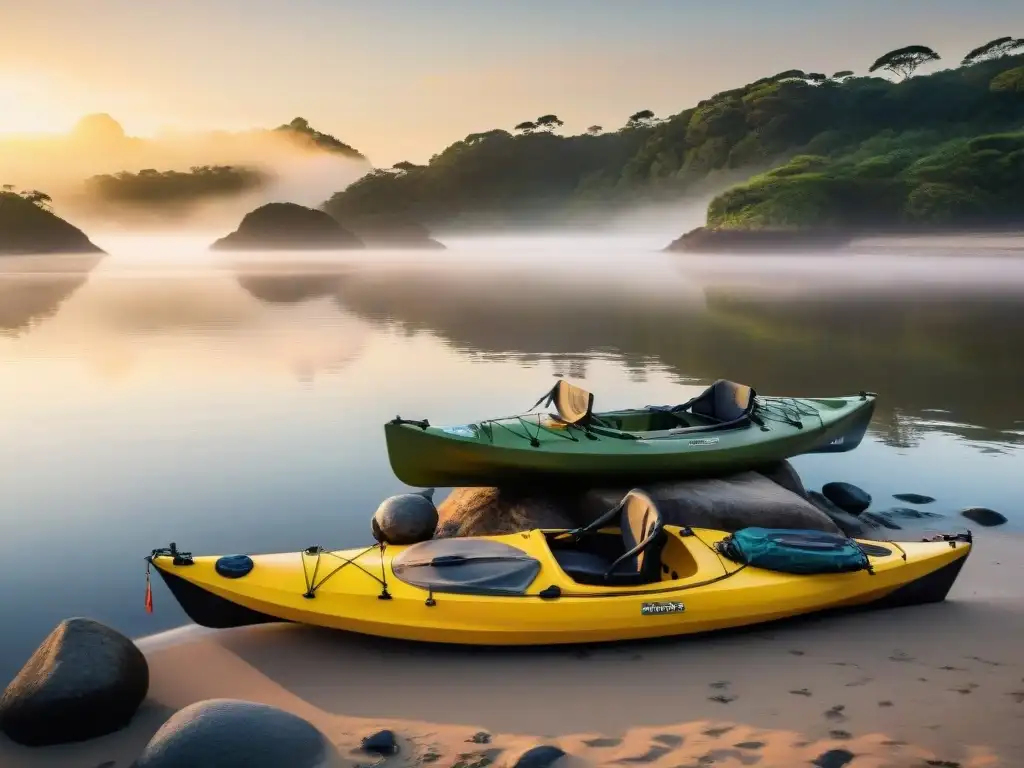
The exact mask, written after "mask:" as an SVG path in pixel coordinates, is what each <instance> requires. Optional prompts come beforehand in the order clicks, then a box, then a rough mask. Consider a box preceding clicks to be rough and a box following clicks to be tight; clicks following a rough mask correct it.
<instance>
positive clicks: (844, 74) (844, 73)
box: [832, 69, 853, 80]
mask: <svg viewBox="0 0 1024 768" xmlns="http://www.w3.org/2000/svg"><path fill="white" fill-rule="evenodd" d="M848 77H853V70H852V69H843V70H840V71H839V72H836V73H835V74H834V75H832V79H833V80H845V79H846V78H848Z"/></svg>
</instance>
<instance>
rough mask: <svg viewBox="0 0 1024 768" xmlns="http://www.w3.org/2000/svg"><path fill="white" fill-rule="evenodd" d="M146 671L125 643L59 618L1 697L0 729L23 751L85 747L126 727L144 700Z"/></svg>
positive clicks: (95, 625) (86, 622) (112, 633)
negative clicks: (74, 745)
mask: <svg viewBox="0 0 1024 768" xmlns="http://www.w3.org/2000/svg"><path fill="white" fill-rule="evenodd" d="M148 690H149V666H148V665H147V663H146V657H145V656H143V655H142V652H141V651H140V650H139V649H138V648H137V647H136V646H135V644H134V643H133V642H132V641H131V640H129V639H128V638H127V637H125V636H124V635H122V634H121V633H119V632H117V631H116V630H114V629H111V628H110V627H108V626H105V625H103V624H100V623H99V622H97V621H93V620H92V619H83V618H73V619H66V620H65V621H62V622H61V623H60V624H59V625H57V627H56V629H54V630H53V632H51V633H50V634H49V636H48V637H47V638H46V640H44V641H43V644H42V645H40V646H39V648H38V649H36V652H35V653H33V654H32V657H31V658H30V659H29V660H28V663H27V664H26V665H25V666H24V667H23V668H22V670H21V671H20V672H19V673H18V675H17V677H15V678H14V680H13V681H12V682H11V684H10V685H8V686H7V690H6V691H4V695H3V698H2V699H0V729H2V730H3V732H4V733H6V734H7V735H8V736H9V737H10V738H11V739H12V740H14V741H16V742H18V743H19V744H25V745H27V746H48V745H52V744H65V743H70V742H77V741H85V740H86V739H92V738H96V737H98V736H104V735H106V734H108V733H113V732H114V731H117V730H120V729H121V728H123V727H124V726H126V725H127V724H128V723H129V721H130V720H131V719H132V716H133V715H134V714H135V711H136V710H137V709H138V708H139V705H140V704H141V703H142V701H143V700H144V699H145V698H146V693H147V692H148Z"/></svg>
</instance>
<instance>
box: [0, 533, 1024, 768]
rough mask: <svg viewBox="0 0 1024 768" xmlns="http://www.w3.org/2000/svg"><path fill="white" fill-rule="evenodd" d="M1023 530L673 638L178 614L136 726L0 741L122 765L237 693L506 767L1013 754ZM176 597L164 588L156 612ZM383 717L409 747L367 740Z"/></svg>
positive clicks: (343, 733) (1021, 745) (1023, 728)
mask: <svg viewBox="0 0 1024 768" xmlns="http://www.w3.org/2000/svg"><path fill="white" fill-rule="evenodd" d="M1022 546H1024V537H1020V536H1007V535H993V534H983V535H981V536H979V537H978V539H977V545H976V547H975V551H974V552H973V553H972V555H971V558H970V559H969V561H968V563H967V565H966V566H965V568H964V571H963V573H962V575H961V577H960V580H959V581H958V583H957V584H956V585H955V586H954V589H953V592H952V593H951V595H950V597H949V599H948V600H947V601H946V602H945V603H940V604H936V605H928V606H920V607H912V608H902V609H895V610H889V611H878V612H874V613H869V614H862V615H849V616H840V617H823V618H816V619H806V620H800V621H793V622H786V623H782V624H776V625H772V626H770V627H764V628H760V629H755V630H752V631H746V632H739V633H728V634H719V635H716V636H705V637H694V638H689V639H681V640H678V639H677V640H670V641H656V642H644V643H630V644H623V645H614V646H603V647H602V646H590V647H586V648H581V647H571V648H569V647H567V648H547V649H514V650H509V649H476V648H458V647H436V646H422V645H414V644H409V643H402V642H391V641H382V640H378V639H374V638H365V637H355V636H348V635H343V634H341V633H336V632H329V631H322V630H315V629H310V628H304V627H296V626H266V627H259V628H247V629H242V630H227V631H222V632H209V631H202V630H198V629H196V628H183V629H181V630H176V631H174V632H170V633H166V634H164V635H159V636H154V637H150V638H145V639H143V640H140V641H139V645H140V647H142V648H143V650H144V651H145V653H146V655H147V658H148V660H149V664H150V670H151V685H150V695H149V699H148V701H147V702H146V704H144V705H143V708H142V709H141V710H140V712H139V713H138V715H137V716H136V718H135V720H134V721H133V723H132V725H131V726H130V727H129V728H128V729H126V730H124V731H122V732H120V733H118V734H114V735H112V736H108V737H105V738H102V739H98V740H95V741H92V742H87V743H82V744H78V745H70V746H62V747H49V748H42V749H29V748H24V747H19V746H17V745H15V744H12V743H11V742H9V741H7V740H0V765H2V766H4V768H21V767H22V766H24V768H49V767H50V766H54V767H56V766H61V768H97V766H100V765H102V766H105V768H115V767H116V768H126V767H127V766H129V765H130V764H131V762H132V760H133V759H134V758H135V757H136V756H137V755H138V753H139V752H140V751H141V750H142V748H143V746H144V745H145V744H146V742H147V741H148V740H149V738H150V736H151V735H152V734H153V733H154V732H155V731H156V729H157V728H158V727H159V726H160V725H161V724H162V723H163V722H164V721H165V720H166V719H167V718H168V717H169V716H170V715H171V714H172V713H173V712H174V711H175V710H177V709H179V708H181V707H183V706H186V705H188V704H190V703H192V702H195V701H199V700H202V699H207V698H214V697H228V698H240V699H247V700H252V701H258V702H264V703H267V704H272V705H275V706H277V707H281V708H283V709H286V710H289V711H291V712H293V713H295V714H297V715H299V716H301V717H304V718H306V719H308V720H309V721H310V722H312V723H313V724H314V725H316V726H317V727H318V728H320V729H321V730H322V731H323V732H324V733H325V734H326V735H327V736H328V738H329V739H330V740H331V741H332V742H333V743H334V744H335V745H336V746H337V748H338V751H339V756H340V762H339V764H340V765H352V766H354V765H359V764H362V765H370V764H375V763H377V762H378V761H383V762H386V763H387V764H388V765H394V766H405V765H420V764H424V763H435V764H437V765H439V766H453V765H461V766H470V765H474V766H484V765H488V764H494V765H504V764H509V765H510V764H511V763H512V762H514V760H515V758H516V756H517V755H518V754H519V753H521V752H522V750H524V749H526V748H528V747H530V746H533V745H536V744H541V743H544V744H554V745H557V746H559V747H561V748H562V749H563V750H565V752H566V753H567V754H568V755H569V758H568V759H567V760H566V761H564V762H566V763H567V764H569V765H572V764H576V765H614V764H620V765H621V764H631V763H632V764H645V765H651V766H659V767H660V766H665V767H666V768H667V767H668V766H706V765H714V766H741V765H742V766H752V765H757V766H780V767H783V766H800V765H815V764H818V765H822V766H842V765H852V766H854V768H869V767H877V768H882V767H883V766H892V767H893V768H896V767H897V766H946V767H949V766H960V767H961V768H983V767H984V768H988V767H989V766H1006V767H1007V768H1018V767H1019V766H1021V765H1024V645H1022V643H1021V641H1020V638H1021V637H1024V588H1022V584H1024V565H1022V561H1021V558H1020V552H1021V548H1022ZM170 599H171V597H170V595H169V594H168V593H167V592H166V591H165V590H163V589H161V590H159V591H158V592H157V594H156V600H157V607H156V610H158V611H159V610H160V603H161V602H164V601H168V600H170ZM381 728H390V729H392V730H394V731H395V733H396V734H397V735H398V737H399V744H400V752H399V753H398V754H397V755H395V756H393V757H390V758H387V759H386V760H384V759H383V758H378V757H376V756H372V755H366V754H362V753H360V752H358V751H356V748H357V747H358V745H359V742H360V740H361V738H362V737H364V736H366V735H368V734H370V733H372V732H374V731H376V730H379V729H381ZM481 733H483V734H485V735H478V734H481ZM830 750H832V752H831V755H830V757H829V758H828V760H831V761H832V762H828V761H826V760H822V759H820V758H821V756H822V755H823V754H825V753H829V751H830ZM843 750H845V752H844V751H843ZM850 755H852V759H851V758H850ZM816 760H817V761H818V762H817V763H816V762H815V761H816ZM844 761H845V762H844Z"/></svg>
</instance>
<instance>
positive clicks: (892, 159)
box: [324, 38, 1024, 227]
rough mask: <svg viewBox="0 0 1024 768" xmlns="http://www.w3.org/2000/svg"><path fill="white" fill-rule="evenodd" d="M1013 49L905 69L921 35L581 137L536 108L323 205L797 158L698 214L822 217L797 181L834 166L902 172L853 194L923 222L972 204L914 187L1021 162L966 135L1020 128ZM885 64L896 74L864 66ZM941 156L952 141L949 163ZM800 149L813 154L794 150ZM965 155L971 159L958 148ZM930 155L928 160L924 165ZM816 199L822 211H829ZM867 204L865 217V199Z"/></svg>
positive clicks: (526, 205)
mask: <svg viewBox="0 0 1024 768" xmlns="http://www.w3.org/2000/svg"><path fill="white" fill-rule="evenodd" d="M1022 50H1024V39H1014V38H1000V39H998V40H994V41H991V42H990V43H986V44H985V45H983V46H979V48H977V49H975V50H974V51H971V52H970V53H969V54H968V55H967V56H965V57H964V59H963V61H962V62H961V63H960V65H959V66H955V67H953V68H950V69H945V70H942V71H938V72H935V73H933V74H927V75H920V76H915V75H914V73H915V70H916V69H917V68H918V67H919V66H921V65H923V64H927V63H929V62H934V61H938V60H940V57H939V53H937V52H935V51H932V50H931V49H930V48H927V47H925V46H908V47H907V48H904V49H899V50H896V51H891V52H889V53H887V54H885V55H883V56H881V57H879V59H878V60H877V61H876V62H874V63H873V64H872V65H871V66H870V67H869V71H868V73H867V74H866V75H865V76H856V75H855V74H854V72H852V71H844V72H837V73H835V74H833V75H825V74H823V73H815V72H804V71H801V70H789V71H786V72H780V73H778V74H775V75H772V76H769V77H765V78H761V79H760V80H757V81H755V82H753V83H749V84H747V85H744V86H742V87H739V88H735V89H732V90H728V91H724V92H722V93H718V94H715V95H714V96H712V97H711V98H709V99H706V100H704V101H701V102H699V103H698V104H697V105H695V106H693V107H690V108H688V109H685V110H683V111H681V112H679V113H677V114H675V115H673V116H671V117H670V118H668V119H666V120H658V119H656V118H655V117H654V115H653V114H652V113H651V112H650V111H649V110H644V111H642V112H638V113H636V114H634V115H632V116H630V118H629V119H628V120H627V121H626V123H625V125H623V126H622V127H620V128H617V129H614V130H612V131H604V129H602V128H601V127H600V126H592V127H591V129H589V130H588V131H587V132H586V133H585V134H583V135H577V136H560V135H557V133H556V131H557V129H558V127H560V125H561V121H560V120H559V119H558V118H557V116H555V115H545V116H542V117H541V118H538V119H537V120H532V121H525V122H523V123H520V124H519V125H517V126H515V128H514V129H513V131H514V132H515V133H516V134H517V135H513V132H510V131H506V130H501V129H495V130H490V131H485V132H481V133H475V134H471V135H470V136H467V137H466V138H465V139H463V140H462V141H460V142H456V143H455V144H453V145H451V146H450V147H448V148H447V149H445V150H444V151H442V152H441V153H439V154H437V155H435V156H434V157H432V158H431V160H430V162H429V163H427V164H426V165H414V164H412V163H398V164H396V165H395V166H394V167H393V168H391V169H377V170H375V171H373V172H371V173H369V174H368V175H366V176H364V177H363V178H361V179H360V180H359V181H357V182H356V183H354V184H352V185H351V186H349V187H348V188H347V189H345V190H344V191H342V192H339V193H338V194H335V195H334V196H333V197H332V198H331V199H330V200H328V201H327V202H326V203H325V204H324V208H325V209H326V210H328V211H329V212H331V213H332V214H333V215H336V216H338V217H340V218H344V217H345V216H352V215H358V214H371V213H376V214H381V213H400V214H404V215H407V216H409V217H411V218H413V219H416V220H418V221H421V222H423V223H425V224H427V225H429V226H433V227H438V226H447V227H454V226H458V225H460V224H463V223H467V222H473V221H477V222H488V223H495V224H498V223H502V222H509V221H514V220H515V219H517V218H518V219H522V218H527V219H532V220H537V219H538V218H543V217H547V218H559V217H563V218H564V217H565V216H567V215H569V214H570V213H572V212H574V211H578V210H581V209H582V210H587V209H589V210H594V209H599V208H601V207H615V206H620V205H622V204H624V203H627V202H632V203H635V202H643V201H654V200H672V199H676V198H680V197H682V196H685V195H687V194H692V193H693V192H694V191H695V190H697V189H699V188H700V187H701V185H703V186H704V187H705V188H706V187H707V185H709V184H714V183H718V184H720V187H719V188H722V187H723V186H728V185H727V184H725V183H724V181H725V180H726V179H729V178H731V179H732V180H733V183H735V181H736V180H737V179H742V178H746V177H747V176H749V175H750V173H754V172H763V171H767V170H769V169H771V168H773V167H777V166H780V165H783V164H785V163H787V162H789V161H790V160H791V159H792V161H793V162H794V163H796V165H791V166H788V167H787V168H779V169H778V170H777V171H776V172H775V173H774V175H773V174H768V175H766V176H762V177H759V178H758V179H754V180H751V182H750V184H749V185H745V186H743V187H741V188H739V189H737V190H735V191H733V192H731V193H729V194H728V195H726V196H723V197H720V198H719V199H718V201H717V202H716V205H715V206H713V211H712V215H711V219H710V222H709V223H720V224H727V225H729V226H734V225H738V224H739V223H740V222H742V221H745V222H746V223H747V224H749V225H751V226H762V225H763V224H765V223H774V222H777V221H779V220H785V221H788V220H789V219H791V218H793V217H792V216H791V215H790V213H785V212H780V213H769V212H768V209H771V210H773V211H774V210H776V209H778V210H779V211H782V209H783V208H786V209H787V210H788V209H789V208H790V207H791V205H790V204H789V203H786V204H785V205H783V204H782V203H779V202H778V201H776V202H769V200H770V199H771V196H772V194H774V192H773V191H772V190H780V189H785V190H786V194H787V195H792V196H799V195H802V194H804V193H806V195H807V196H808V202H807V203H806V205H805V206H804V208H803V209H802V213H801V214H800V215H799V216H798V217H797V218H798V219H799V220H800V222H802V223H806V222H808V221H814V220H816V216H817V215H818V214H817V213H815V209H814V207H813V206H814V203H813V202H810V200H811V199H812V198H814V196H815V195H816V194H817V192H818V188H815V189H814V190H813V191H812V190H811V189H810V187H809V186H807V185H812V184H820V183H822V182H820V180H815V179H813V178H808V177H806V175H804V174H805V172H806V173H810V172H811V170H810V169H811V166H813V168H814V173H818V172H824V171H822V169H824V168H826V167H827V168H833V165H834V164H838V165H835V168H834V169H833V170H830V171H828V172H827V174H826V175H835V174H838V175H839V176H842V177H843V178H846V177H847V176H848V175H850V174H852V175H853V176H855V177H857V178H866V177H870V176H871V175H872V174H874V175H875V178H886V177H889V176H894V175H901V174H902V176H901V178H902V179H903V181H902V182H901V184H897V185H895V186H894V187H893V188H891V189H888V188H887V189H886V194H885V195H884V196H883V197H881V198H879V199H877V200H874V201H869V200H867V199H866V198H865V197H862V196H860V195H859V193H857V192H853V193H850V194H853V195H854V196H855V197H856V198H857V200H859V201H861V203H863V204H864V205H870V206H873V207H874V209H875V210H882V209H884V210H885V211H886V212H889V211H890V208H892V209H899V210H905V211H913V212H914V213H913V215H914V216H916V217H917V219H918V220H921V221H926V220H932V219H934V218H935V215H937V214H936V211H937V210H938V209H939V208H941V207H942V206H953V207H958V206H960V207H966V208H970V206H971V205H972V204H971V203H969V202H966V201H963V200H961V201H960V202H956V201H955V200H954V198H958V196H959V195H961V193H960V191H956V190H951V189H950V188H948V187H926V188H924V189H920V187H921V184H922V183H925V182H927V183H928V184H938V185H952V186H953V187H957V189H961V187H960V184H961V182H960V180H958V179H954V178H953V176H951V175H949V174H954V175H955V174H957V173H960V172H962V171H964V168H965V166H964V163H967V164H968V165H970V167H971V168H973V169H974V170H973V171H971V172H972V173H974V172H977V173H982V174H984V173H987V172H988V171H991V170H992V168H990V167H989V166H988V165H986V163H989V164H991V163H995V164H996V166H998V167H999V168H1002V169H1004V171H1005V173H1004V175H1006V174H1011V175H1012V171H1011V170H1010V169H1011V168H1012V167H1016V166H1014V165H1013V164H1014V163H1016V162H1018V159H1017V155H1015V154H1014V151H1015V150H1012V151H1008V150H1007V148H1008V147H1009V146H1010V145H1009V144H1008V143H1007V142H1010V143H1012V141H1014V140H1012V139H997V138H991V139H984V140H982V143H981V144H978V143H977V142H976V143H974V144H971V143H970V142H971V141H972V140H975V139H979V140H980V137H983V136H991V135H994V134H1003V133H1006V132H1013V131H1016V130H1020V129H1021V128H1024V55H1020V52H1021V51H1022ZM882 72H887V73H889V74H890V75H892V76H893V77H895V78H896V81H892V80H889V79H885V78H883V77H880V76H877V75H876V74H874V73H882ZM999 142H1002V143H1001V144H999V147H1000V148H998V149H997V148H996V147H995V144H998V143H999ZM972 147H973V149H972ZM980 147H983V148H982V149H979V148H980ZM990 151H995V152H1000V153H1001V155H1000V159H998V160H995V159H993V158H994V156H992V155H987V154H985V153H986V152H990ZM934 153H938V154H934ZM949 153H953V154H957V153H960V154H957V158H959V159H954V158H953V157H952V155H950V154H949ZM964 153H966V155H965V154H964ZM979 153H980V154H979ZM800 155H803V156H810V159H808V157H802V158H796V156H800ZM967 155H971V158H969V159H965V158H966V157H967ZM927 156H931V157H932V160H929V161H926V160H925V158H926V157H927ZM794 158H796V159H794ZM915 163H921V164H919V165H917V166H914V164H915ZM912 166H913V168H912ZM993 167H994V166H993ZM852 169H856V170H852ZM925 169H927V170H925ZM798 171H799V172H798ZM1002 172H1003V171H1001V173H1002ZM800 175H804V178H802V179H801V182H800V183H802V184H804V187H803V188H802V189H803V191H802V192H800V193H798V192H796V191H795V190H796V187H795V186H793V185H795V184H796V183H797V182H795V181H788V182H785V183H783V182H780V181H779V179H780V178H783V177H785V178H792V177H795V176H800ZM869 186H870V185H869ZM997 187H998V189H997ZM978 189H979V190H982V191H984V192H985V193H986V194H987V195H989V196H990V197H987V198H985V200H988V201H989V202H983V203H982V204H983V206H991V205H995V204H994V203H992V202H991V196H993V195H994V196H996V197H999V196H1005V195H1008V194H1015V193H1014V192H1013V190H1014V189H1015V187H1013V185H1012V184H1010V183H1009V182H1007V183H1003V182H993V183H992V184H988V186H985V185H982V186H978ZM844 190H846V187H844V186H843V185H842V184H840V183H838V182H836V183H834V184H831V186H829V194H832V195H834V198H835V200H836V201H837V202H836V203H835V206H841V205H842V202H841V201H842V200H843V199H845V198H844V195H846V194H847V192H846V191H844ZM915 190H918V191H917V192H916V193H915ZM968 194H969V195H973V194H974V192H973V191H972V190H968ZM911 195H914V198H913V200H912V201H911V199H910V197H911ZM747 196H752V197H751V198H750V199H751V200H754V201H755V202H754V205H755V206H756V208H757V210H756V211H755V210H751V208H750V205H748V204H747V202H745V201H746V200H747ZM868 196H870V193H869V195H868ZM958 199H959V198H958ZM943 201H945V202H943ZM822 205H823V208H822V215H828V214H826V209H828V210H830V211H834V210H835V208H834V207H831V208H830V207H829V205H830V204H828V203H823V204H822ZM908 205H909V206H910V208H908V207H907V206H908ZM1000 205H1002V204H999V205H997V206H996V207H999V206H1000ZM1004 208H1005V206H1004ZM1000 210H1003V208H1001V209H1000ZM1000 215H1002V214H1000ZM1014 215H1015V214H1014ZM865 216H866V217H867V219H868V220H870V218H871V214H870V212H869V211H865ZM939 218H943V217H942V216H941V215H940V216H939Z"/></svg>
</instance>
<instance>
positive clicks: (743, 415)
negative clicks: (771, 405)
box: [673, 379, 757, 424]
mask: <svg viewBox="0 0 1024 768" xmlns="http://www.w3.org/2000/svg"><path fill="white" fill-rule="evenodd" d="M756 395H757V393H756V392H754V390H753V389H751V388H750V387H748V386H747V385H745V384H737V383H736V382H735V381H729V380H728V379H719V380H718V381H716V382H715V383H714V384H712V385H711V386H710V387H708V388H707V389H705V390H704V391H703V392H701V393H700V394H699V395H697V397H695V398H693V399H692V400H690V401H688V402H686V403H683V404H682V405H680V406H677V407H676V408H674V409H673V410H674V411H684V410H688V411H689V412H690V413H692V414H695V415H697V416H704V417H705V418H708V419H711V420H712V421H716V422H719V423H722V424H732V423H735V422H739V421H743V420H746V419H748V418H750V413H751V411H753V410H754V398H755V396H756Z"/></svg>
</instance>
